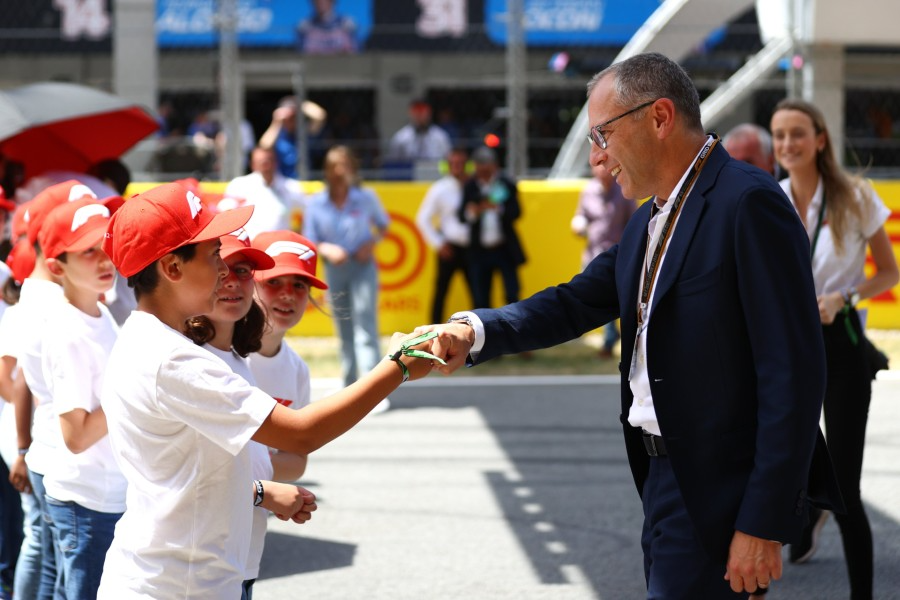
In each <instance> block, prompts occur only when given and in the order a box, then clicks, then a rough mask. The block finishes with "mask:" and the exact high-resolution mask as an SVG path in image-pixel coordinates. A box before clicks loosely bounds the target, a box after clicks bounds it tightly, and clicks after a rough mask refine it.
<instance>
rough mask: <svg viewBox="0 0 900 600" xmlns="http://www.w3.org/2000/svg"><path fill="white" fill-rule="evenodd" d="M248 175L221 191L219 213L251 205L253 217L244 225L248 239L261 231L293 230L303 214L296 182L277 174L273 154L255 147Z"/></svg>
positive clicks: (276, 164)
mask: <svg viewBox="0 0 900 600" xmlns="http://www.w3.org/2000/svg"><path fill="white" fill-rule="evenodd" d="M250 169H251V170H252V172H251V173H250V174H249V175H243V176H241V177H235V178H234V179H232V180H231V182H230V183H229V184H228V186H227V187H226V188H225V197H224V198H223V199H222V201H221V202H219V204H218V207H219V209H220V210H227V209H230V208H235V207H236V206H240V205H244V204H252V205H253V206H254V207H255V208H254V209H253V216H252V217H250V220H249V221H248V222H247V224H246V225H244V229H245V230H246V231H247V233H248V234H249V235H250V237H251V238H253V237H256V235H257V234H259V233H262V232H264V231H275V230H276V229H296V228H297V227H296V226H295V227H291V225H292V224H293V222H294V221H297V222H299V220H300V217H301V215H302V213H303V206H304V197H303V191H302V189H301V187H300V182H299V181H297V180H296V179H292V178H290V177H285V176H284V175H282V174H281V173H279V172H278V160H277V159H276V157H275V151H274V150H271V149H267V148H259V147H257V148H255V149H254V150H253V153H252V154H251V156H250Z"/></svg>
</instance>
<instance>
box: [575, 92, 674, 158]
mask: <svg viewBox="0 0 900 600" xmlns="http://www.w3.org/2000/svg"><path fill="white" fill-rule="evenodd" d="M657 100H658V98H657ZM654 102H656V100H650V101H648V102H644V103H643V104H640V105H638V106H635V107H634V108H632V109H631V110H626V111H625V112H623V113H622V114H621V115H619V116H618V117H613V118H612V119H610V120H609V121H604V122H603V123H600V124H599V125H594V126H593V127H591V132H590V133H589V134H588V136H587V138H588V139H589V140H590V141H591V142H593V143H594V144H596V145H597V147H598V148H600V149H601V150H606V144H607V142H606V136H605V135H603V128H604V127H606V126H607V125H609V124H610V123H613V122H615V121H618V120H619V119H621V118H623V117H627V116H628V115H630V114H631V113H633V112H637V111H639V110H641V109H642V108H646V107H648V106H650V105H651V104H653V103H654ZM608 135H612V132H610V133H609V134H608Z"/></svg>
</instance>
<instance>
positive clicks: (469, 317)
mask: <svg viewBox="0 0 900 600" xmlns="http://www.w3.org/2000/svg"><path fill="white" fill-rule="evenodd" d="M460 321H462V322H464V323H467V324H468V325H469V326H470V327H471V328H472V331H473V333H474V336H475V337H474V341H473V342H472V347H471V348H470V349H469V356H471V358H472V360H475V359H477V358H478V353H480V352H481V349H482V348H484V340H485V334H484V324H483V323H482V322H481V319H479V318H478V315H476V314H475V313H473V312H471V311H468V310H465V311H461V312H457V313H453V314H452V315H450V322H451V323H455V322H460Z"/></svg>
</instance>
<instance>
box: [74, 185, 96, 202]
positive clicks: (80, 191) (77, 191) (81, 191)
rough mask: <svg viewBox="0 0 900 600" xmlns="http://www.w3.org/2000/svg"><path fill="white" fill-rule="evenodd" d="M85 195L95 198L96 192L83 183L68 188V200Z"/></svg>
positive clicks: (78, 198)
mask: <svg viewBox="0 0 900 600" xmlns="http://www.w3.org/2000/svg"><path fill="white" fill-rule="evenodd" d="M85 196H88V197H90V198H96V197H97V194H95V193H94V192H93V190H91V188H89V187H88V186H86V185H84V184H83V183H79V184H76V185H73V186H72V188H71V189H70V190H69V202H71V201H72V200H80V199H81V198H84V197H85Z"/></svg>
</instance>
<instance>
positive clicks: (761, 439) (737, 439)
mask: <svg viewBox="0 0 900 600" xmlns="http://www.w3.org/2000/svg"><path fill="white" fill-rule="evenodd" d="M588 98H589V100H588V114H589V117H590V122H591V130H590V134H589V137H590V140H591V141H590V143H591V156H590V162H591V165H592V166H596V165H603V166H604V167H605V168H606V170H607V171H609V172H610V173H611V174H612V175H613V176H614V177H616V179H617V181H618V183H619V184H620V185H621V187H622V190H623V192H624V194H625V196H626V197H627V198H646V197H651V199H650V200H649V201H647V202H646V203H644V204H643V206H641V208H640V209H638V211H637V212H636V213H635V215H634V217H633V218H632V219H631V221H630V222H629V224H628V226H627V227H626V229H625V232H624V234H623V237H622V240H621V242H620V244H619V245H618V246H616V247H614V248H612V249H610V250H609V251H607V252H605V253H603V254H601V255H599V256H598V257H597V258H596V259H594V261H593V262H592V263H591V264H590V265H589V266H588V267H587V268H586V269H585V270H584V272H582V273H581V274H579V275H577V276H575V277H574V278H573V279H572V280H571V281H570V282H568V283H565V284H562V285H559V286H557V287H553V288H548V289H546V290H544V291H542V292H539V293H537V294H535V295H534V296H532V297H531V298H528V299H526V300H523V301H521V302H517V303H514V304H510V305H507V306H505V307H503V308H500V309H495V310H490V309H478V310H475V311H472V312H463V313H457V314H455V315H454V317H452V318H451V322H450V323H449V324H445V325H435V326H431V327H427V328H420V330H424V329H437V330H438V331H440V332H441V333H442V335H441V336H439V337H438V338H437V339H436V340H435V342H434V344H435V348H434V350H435V351H436V352H447V353H448V357H449V363H448V365H447V366H446V367H441V368H440V369H441V370H442V371H444V372H450V371H452V370H454V369H456V368H458V367H459V366H461V365H462V364H464V363H465V362H466V361H468V362H470V363H480V362H484V361H486V360H488V359H490V358H493V357H495V356H498V355H500V354H508V353H515V352H521V351H525V350H534V349H537V348H545V347H548V346H552V345H555V344H559V343H561V342H564V341H567V340H570V339H573V338H576V337H578V336H580V335H582V334H583V333H585V332H587V331H590V330H593V329H595V328H596V327H598V326H600V325H602V324H604V323H607V322H609V321H611V320H613V319H615V318H616V317H621V324H622V363H621V366H620V370H621V376H622V413H621V421H622V424H623V427H624V433H625V445H626V450H627V453H628V458H629V462H630V465H631V469H632V472H633V475H634V480H635V484H636V485H637V489H638V492H639V493H640V495H641V498H642V501H643V507H644V517H645V519H644V529H643V534H642V546H643V550H644V557H645V558H644V562H645V573H646V577H647V590H648V591H647V597H648V598H666V599H670V598H693V599H703V600H710V599H718V598H745V597H746V596H747V593H748V592H749V593H752V592H756V591H759V590H762V589H765V588H767V587H768V586H769V584H770V582H771V580H772V579H778V578H779V577H780V576H781V567H782V562H781V546H782V544H784V543H789V542H792V541H795V540H797V538H798V536H799V535H800V531H801V529H802V526H803V523H804V519H805V518H806V513H807V506H808V502H809V499H808V498H809V497H810V496H813V497H815V496H817V495H818V494H819V493H820V491H819V489H818V488H819V487H821V486H823V485H826V486H827V483H828V481H826V480H828V474H829V472H830V471H829V470H830V463H829V462H828V459H827V453H825V450H824V446H823V445H821V444H822V440H821V434H820V433H819V428H818V421H819V413H820V410H821V406H822V398H823V394H824V387H825V357H824V350H823V345H822V334H821V325H820V324H819V316H818V309H817V305H816V298H815V292H814V289H813V280H812V272H811V269H810V259H809V240H808V238H807V236H806V233H805V232H804V230H803V226H802V225H801V223H800V220H799V219H798V217H797V215H796V214H795V212H794V210H793V209H792V208H791V205H790V203H789V202H788V201H787V199H786V198H785V196H784V195H783V194H782V193H781V190H780V189H779V187H778V185H777V184H776V183H775V181H774V180H773V179H772V177H771V176H770V175H769V174H767V173H764V172H763V171H760V170H759V169H756V168H754V167H752V166H749V165H747V164H744V163H741V162H738V161H735V160H733V159H731V158H730V157H729V156H728V153H727V152H726V151H725V150H724V149H723V148H722V147H721V145H720V144H719V143H718V139H717V138H716V136H715V135H708V134H706V133H704V131H703V128H702V125H701V122H700V108H699V105H700V103H699V98H698V95H697V90H696V88H695V87H694V85H693V83H692V82H691V80H690V78H689V77H688V75H687V73H685V71H684V70H683V69H682V68H681V67H680V66H678V65H677V64H676V63H674V62H672V61H671V60H669V59H667V58H666V57H664V56H662V55H659V54H644V55H639V56H636V57H633V58H630V59H628V60H625V61H623V62H620V63H617V64H615V65H613V66H611V67H609V68H608V69H606V70H605V71H602V72H601V73H599V74H597V75H596V76H595V77H594V78H593V79H592V80H591V81H590V83H589V84H588ZM814 455H815V460H814ZM811 464H812V465H813V470H812V473H813V474H812V475H811V470H810V467H811ZM823 473H824V475H822V474H823ZM808 488H816V489H812V490H810V489H808ZM833 489H834V488H833V487H832V488H830V489H829V490H826V492H823V493H822V497H823V498H826V497H828V495H827V492H829V491H831V490H833ZM837 502H839V501H837Z"/></svg>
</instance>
